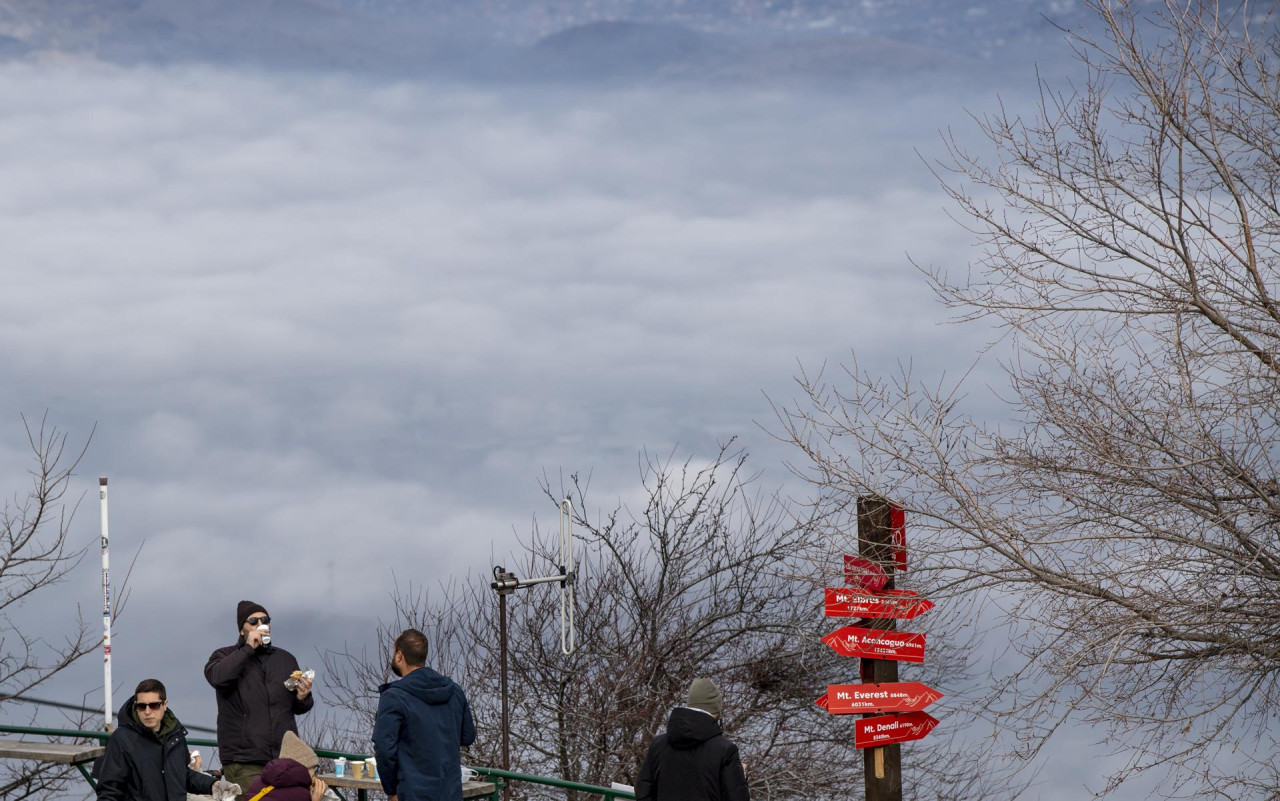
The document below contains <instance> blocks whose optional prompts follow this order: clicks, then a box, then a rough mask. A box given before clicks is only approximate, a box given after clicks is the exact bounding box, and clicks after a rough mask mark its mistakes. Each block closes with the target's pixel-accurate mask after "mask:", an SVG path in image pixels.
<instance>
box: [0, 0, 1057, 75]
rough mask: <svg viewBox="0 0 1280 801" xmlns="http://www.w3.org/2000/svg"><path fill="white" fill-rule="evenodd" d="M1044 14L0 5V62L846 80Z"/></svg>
mask: <svg viewBox="0 0 1280 801" xmlns="http://www.w3.org/2000/svg"><path fill="white" fill-rule="evenodd" d="M513 6H515V8H514V10H512V7H513ZM1042 12H1043V13H1050V12H1053V13H1057V14H1059V15H1060V18H1061V24H1064V25H1071V24H1080V21H1081V19H1082V16H1081V7H1080V4H1079V2H1078V0H988V2H975V0H952V1H948V0H865V2H835V1H834V0H804V2H799V0H791V2H785V1H784V0H779V1H778V2H774V3H768V4H766V3H740V2H730V0H643V2H641V0H595V1H594V2H591V1H590V0H556V1H555V2H551V1H550V0H528V2H525V3H521V4H509V3H506V2H499V0H466V1H465V2H459V0H181V2H174V1H173V0H58V2H48V0H0V59H13V58H40V57H42V56H43V55H46V54H58V55H68V54H69V55H73V56H84V57H91V58H96V59H100V60H104V61H111V62H117V63H145V62H158V63H171V62H179V61H198V62H213V63H239V64H253V65H259V66H265V67H269V68H270V67H284V68H326V69H339V70H355V71H374V72H386V73H392V74H398V75H404V74H442V75H446V76H459V77H472V78H482V79H494V80H504V81H505V80H555V81H563V80H571V81H574V80H581V81H611V80H613V81H616V80H624V81H646V80H682V81H699V80H710V81H749V82H759V81H785V80H844V79H848V78H850V77H857V76H865V75H875V74H899V73H907V74H918V73H923V72H928V71H931V70H940V69H945V68H953V67H955V66H957V65H969V64H973V63H979V62H984V61H999V60H1000V59H1003V58H1006V57H1013V56H1014V55H1017V53H1018V52H1019V48H1021V49H1023V50H1030V51H1032V52H1034V51H1035V50H1037V49H1043V48H1041V44H1042V43H1043V42H1044V41H1046V40H1047V39H1048V38H1050V37H1052V38H1060V37H1061V32H1060V31H1058V30H1056V29H1055V28H1053V26H1052V25H1050V24H1049V23H1048V22H1047V21H1045V19H1044V18H1043V17H1042V16H1041V13H1042Z"/></svg>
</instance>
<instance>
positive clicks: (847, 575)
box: [844, 554, 889, 591]
mask: <svg viewBox="0 0 1280 801" xmlns="http://www.w3.org/2000/svg"><path fill="white" fill-rule="evenodd" d="M844 583H845V584H848V585H849V586H850V587H860V588H862V589H864V590H872V591H876V590H883V589H884V585H886V584H888V583H889V574H888V573H886V572H884V568H883V567H881V566H880V565H878V564H876V563H875V562H873V561H871V560H870V559H864V558H862V557H861V556H849V555H848V554H846V555H845V557H844Z"/></svg>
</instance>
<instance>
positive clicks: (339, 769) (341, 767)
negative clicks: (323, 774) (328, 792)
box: [333, 757, 347, 776]
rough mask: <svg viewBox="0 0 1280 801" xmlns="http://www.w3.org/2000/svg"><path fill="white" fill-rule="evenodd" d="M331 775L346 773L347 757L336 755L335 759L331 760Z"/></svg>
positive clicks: (343, 774) (344, 774)
mask: <svg viewBox="0 0 1280 801" xmlns="http://www.w3.org/2000/svg"><path fill="white" fill-rule="evenodd" d="M333 775H334V776H346V775H347V758H346V757H338V758H337V759H335V760H333Z"/></svg>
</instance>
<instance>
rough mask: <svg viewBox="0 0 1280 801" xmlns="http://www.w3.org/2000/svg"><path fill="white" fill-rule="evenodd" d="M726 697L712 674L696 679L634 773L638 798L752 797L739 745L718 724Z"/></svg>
mask: <svg viewBox="0 0 1280 801" xmlns="http://www.w3.org/2000/svg"><path fill="white" fill-rule="evenodd" d="M723 711H724V701H723V699H722V698H721V696H720V688H718V687H716V685H715V684H714V683H713V682H712V681H711V680H710V679H694V680H693V682H692V683H691V684H690V685H689V694H688V696H687V698H686V700H685V705H684V706H678V707H676V708H675V709H673V710H671V717H670V718H668V720H667V730H666V732H665V733H663V734H659V735H658V736H657V737H655V738H653V742H652V743H650V744H649V753H648V755H646V756H645V759H644V764H643V765H641V766H640V775H639V776H638V777H637V778H636V801H750V798H751V796H750V794H749V793H748V791H747V776H746V772H745V771H744V770H743V768H742V759H741V758H740V757H739V756H738V746H736V745H734V744H733V742H732V741H731V740H730V739H729V738H728V737H725V736H724V733H723V732H721V730H720V714H721V713H722V712H723Z"/></svg>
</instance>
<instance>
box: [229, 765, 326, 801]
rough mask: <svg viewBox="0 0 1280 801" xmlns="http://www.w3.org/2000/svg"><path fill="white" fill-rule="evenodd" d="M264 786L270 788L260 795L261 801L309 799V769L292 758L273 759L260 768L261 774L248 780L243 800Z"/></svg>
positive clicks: (247, 799)
mask: <svg viewBox="0 0 1280 801" xmlns="http://www.w3.org/2000/svg"><path fill="white" fill-rule="evenodd" d="M265 787H270V788H271V790H270V791H269V792H268V793H267V794H266V795H264V796H262V801H311V771H309V770H307V766H306V765H303V764H302V763H301V762H297V761H295V760H292V759H273V760H271V761H270V762H268V763H267V766H266V767H265V768H263V769H262V775H261V776H259V777H257V778H256V779H254V780H253V781H251V782H249V789H248V790H246V791H245V794H244V801H249V799H251V798H253V797H254V796H256V795H257V794H258V793H260V792H262V790H263V788H265Z"/></svg>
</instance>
